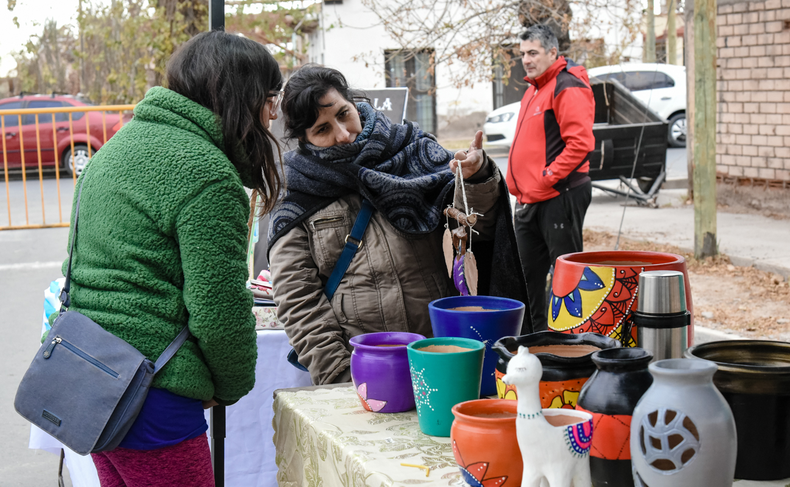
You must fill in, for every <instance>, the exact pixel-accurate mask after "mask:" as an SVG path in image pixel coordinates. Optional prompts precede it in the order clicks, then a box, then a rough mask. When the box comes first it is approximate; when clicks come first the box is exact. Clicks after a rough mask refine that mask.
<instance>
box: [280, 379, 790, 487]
mask: <svg viewBox="0 0 790 487" xmlns="http://www.w3.org/2000/svg"><path fill="white" fill-rule="evenodd" d="M274 394H275V398H274V405H273V407H274V421H273V425H274V446H275V449H276V452H277V453H276V459H275V461H276V463H277V469H278V472H277V480H278V483H279V487H302V486H307V487H340V486H342V487H395V486H413V485H418V486H448V485H449V486H464V485H466V484H465V483H464V482H463V480H462V479H461V474H460V472H459V470H458V466H457V465H456V463H455V459H454V458H453V453H452V450H451V447H450V439H449V438H439V437H435V436H428V435H425V434H423V433H422V432H421V431H420V427H419V425H418V424H417V411H416V410H412V411H409V412H406V413H395V414H381V413H372V412H369V411H366V410H364V409H363V408H362V405H361V404H360V402H359V398H358V397H357V394H356V392H354V388H353V387H352V386H350V385H346V384H343V385H330V386H314V387H305V388H299V389H280V390H278V391H275V393H274ZM401 463H408V464H412V465H423V466H428V467H430V468H431V470H430V475H429V477H426V476H425V471H424V470H420V469H418V468H414V467H405V466H401ZM505 487H509V486H505ZM512 487H518V486H512ZM733 487H790V479H785V480H776V481H770V482H756V481H750V480H736V481H735V482H734V484H733Z"/></svg>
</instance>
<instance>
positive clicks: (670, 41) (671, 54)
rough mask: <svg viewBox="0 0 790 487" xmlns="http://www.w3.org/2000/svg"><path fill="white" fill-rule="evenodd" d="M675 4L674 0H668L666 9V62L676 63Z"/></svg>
mask: <svg viewBox="0 0 790 487" xmlns="http://www.w3.org/2000/svg"><path fill="white" fill-rule="evenodd" d="M676 10H677V4H676V3H675V0H669V9H668V10H667V64H677V50H678V48H677V41H678V29H677V27H675V11H676Z"/></svg>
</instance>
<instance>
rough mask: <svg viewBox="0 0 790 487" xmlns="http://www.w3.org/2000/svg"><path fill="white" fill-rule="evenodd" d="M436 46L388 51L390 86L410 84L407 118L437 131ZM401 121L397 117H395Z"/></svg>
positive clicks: (428, 130) (386, 61)
mask: <svg viewBox="0 0 790 487" xmlns="http://www.w3.org/2000/svg"><path fill="white" fill-rule="evenodd" d="M432 56H433V50H432V49H423V50H419V51H403V50H401V51H384V59H385V70H386V78H387V87H394V86H406V87H408V88H409V102H408V103H407V104H406V119H407V120H411V121H413V122H417V124H418V125H419V126H420V128H421V129H422V130H424V131H425V132H428V133H432V134H435V133H436V80H435V78H434V75H433V73H431V70H430V67H431V57H432ZM393 121H395V122H397V121H396V120H393Z"/></svg>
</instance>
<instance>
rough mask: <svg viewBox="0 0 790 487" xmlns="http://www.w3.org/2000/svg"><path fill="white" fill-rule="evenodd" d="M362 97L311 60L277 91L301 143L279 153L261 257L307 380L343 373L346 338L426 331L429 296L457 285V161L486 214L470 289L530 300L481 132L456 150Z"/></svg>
mask: <svg viewBox="0 0 790 487" xmlns="http://www.w3.org/2000/svg"><path fill="white" fill-rule="evenodd" d="M361 100H362V98H360V97H358V96H355V93H354V92H353V91H352V90H351V89H350V88H349V87H348V84H347V83H346V80H345V78H344V77H343V75H342V74H341V73H340V72H338V71H336V70H334V69H330V68H324V67H320V66H315V65H308V66H305V67H303V68H301V69H300V70H298V71H297V72H296V73H294V74H293V76H292V77H291V78H290V79H289V81H288V84H287V85H286V87H285V94H284V99H283V114H284V117H285V126H286V134H287V136H288V137H290V138H292V139H297V140H298V142H299V147H298V148H297V149H296V150H294V151H291V152H288V153H286V154H285V157H284V171H285V172H284V174H285V181H286V193H285V194H284V196H283V198H282V199H281V201H280V202H279V203H278V204H277V206H276V207H275V208H274V210H273V212H272V214H271V222H270V228H269V244H268V248H269V262H270V263H271V272H272V282H273V285H274V300H275V302H276V304H277V314H278V318H279V320H280V321H281V322H282V323H283V324H284V325H285V331H286V333H287V334H288V337H289V339H290V342H291V344H292V346H293V347H294V350H295V351H296V353H297V354H298V360H299V363H300V364H301V365H303V366H304V367H306V368H307V369H308V370H309V371H310V374H311V377H312V380H313V383H315V384H326V383H333V382H347V381H350V380H351V374H350V370H349V364H350V357H351V350H350V346H349V343H348V340H349V338H351V337H353V336H356V335H359V334H362V333H371V332H378V331H409V332H414V333H419V334H422V335H425V336H428V337H430V336H432V332H431V324H430V319H429V317H428V303H429V302H431V301H433V300H435V299H438V298H441V297H445V296H450V295H452V294H456V293H457V292H456V291H455V289H454V287H453V284H452V282H451V281H450V278H449V277H448V272H447V268H446V266H445V260H444V257H443V254H442V234H443V232H444V229H445V221H446V219H445V217H444V216H443V214H442V212H443V210H444V209H445V208H446V207H447V206H448V205H450V204H454V206H455V207H457V208H461V209H463V208H464V202H463V201H462V199H461V194H458V195H456V197H457V198H456V200H455V201H453V196H454V191H453V190H454V188H455V171H456V169H457V167H458V165H459V164H460V166H461V170H462V174H463V177H464V181H465V184H466V186H465V187H466V204H467V205H468V208H470V211H472V210H473V211H474V212H476V213H480V214H482V215H483V216H482V217H480V218H479V219H478V221H477V223H476V224H475V226H474V230H475V231H476V232H478V233H475V234H474V236H473V238H472V248H471V250H473V251H474V253H475V256H476V258H477V262H478V268H479V274H480V277H479V292H478V293H479V294H485V295H493V296H505V297H510V298H514V299H518V300H520V301H523V302H525V303H526V302H528V301H527V294H526V286H525V284H524V278H523V275H522V274H521V264H520V262H519V260H518V253H517V252H516V250H515V249H516V247H515V236H514V234H513V228H512V217H511V214H510V203H509V201H508V196H507V194H508V193H507V189H506V187H505V185H504V178H503V177H502V175H501V173H500V172H499V169H498V168H497V166H496V164H495V163H494V162H493V161H492V160H491V159H490V158H488V157H487V156H486V155H485V154H484V152H483V150H482V149H481V147H482V133H481V132H478V133H477V134H476V135H475V138H474V140H473V142H472V144H471V145H470V149H469V151H459V152H457V153H455V154H453V153H452V152H450V151H448V150H446V149H444V148H442V147H441V146H440V145H439V144H438V142H436V139H435V138H434V137H433V136H432V135H430V134H427V133H425V132H423V131H422V130H420V129H419V127H417V125H416V124H413V123H411V122H404V123H403V124H393V123H392V122H390V120H389V119H388V118H387V117H386V116H384V115H383V114H382V113H380V112H377V111H376V110H375V109H373V107H371V106H370V105H369V104H368V103H366V102H364V101H361ZM459 193H460V191H459ZM363 199H364V200H367V201H368V202H370V203H371V205H372V206H373V208H374V211H373V214H372V217H371V219H370V223H369V224H368V226H367V229H366V230H365V233H364V238H363V239H362V245H361V246H360V248H359V250H358V251H357V253H356V255H355V256H354V257H353V259H352V261H351V263H350V265H349V267H348V269H347V271H346V272H345V274H344V275H343V278H342V281H341V282H340V284H339V286H338V288H337V290H336V292H335V293H334V294H333V295H332V297H331V300H330V299H328V298H327V296H326V294H325V286H326V283H327V280H328V278H329V276H330V275H331V274H332V271H333V269H334V267H335V264H336V263H337V261H338V258H339V257H340V255H341V253H342V251H343V247H344V246H345V243H346V240H347V235H349V233H350V232H351V228H352V226H353V225H354V222H355V220H356V218H357V214H358V213H359V212H360V209H361V208H362V201H363ZM451 225H452V222H451ZM494 256H495V258H494ZM529 316H530V314H529V313H526V314H525V322H524V330H523V331H524V332H528V331H531V322H530V321H529Z"/></svg>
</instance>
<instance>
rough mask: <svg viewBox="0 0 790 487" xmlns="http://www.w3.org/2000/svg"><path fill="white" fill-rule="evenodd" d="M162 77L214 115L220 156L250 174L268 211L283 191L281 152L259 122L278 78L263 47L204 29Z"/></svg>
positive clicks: (279, 83)
mask: <svg viewBox="0 0 790 487" xmlns="http://www.w3.org/2000/svg"><path fill="white" fill-rule="evenodd" d="M166 77H167V86H168V88H170V89H171V90H173V91H175V92H176V93H179V94H181V95H183V96H185V97H187V98H189V99H190V100H192V101H194V102H196V103H199V104H200V105H203V106H204V107H206V108H208V109H209V110H211V111H212V112H214V113H215V114H216V115H217V118H218V119H219V123H220V126H221V127H222V136H223V140H224V145H225V148H224V151H225V155H226V156H227V157H228V159H230V161H231V162H232V163H233V165H234V166H235V167H236V170H237V171H239V174H247V175H249V179H250V180H252V182H253V184H254V187H253V189H254V190H256V191H257V193H258V194H259V195H260V197H261V200H262V202H263V205H262V208H261V211H262V212H263V213H265V212H268V211H270V210H271V209H272V207H273V206H274V204H275V202H276V200H277V197H278V195H279V194H280V190H281V189H282V179H281V177H280V172H279V171H278V167H277V166H278V161H280V159H281V157H280V156H281V151H280V146H279V144H278V143H277V140H276V139H275V138H274V136H273V135H272V134H271V132H269V130H268V129H267V128H266V127H264V126H263V124H262V123H261V113H262V110H263V109H264V105H265V104H266V99H267V97H269V96H270V94H271V93H272V92H273V91H278V90H280V89H281V88H282V84H283V79H282V75H281V74H280V67H279V65H278V64H277V61H275V59H274V57H273V56H272V55H271V54H270V53H269V51H268V49H266V47H264V46H263V45H261V44H258V43H257V42H255V41H251V40H249V39H246V38H244V37H240V36H237V35H233V34H228V33H226V32H223V31H211V32H203V33H201V34H198V35H196V36H195V37H193V38H192V39H190V40H189V41H187V42H186V43H184V44H183V45H182V46H181V47H180V48H179V49H178V50H177V51H176V52H175V53H174V54H173V56H172V57H171V58H170V60H169V61H168V63H167V72H166ZM275 148H276V150H277V155H278V158H277V159H275V156H274V150H275Z"/></svg>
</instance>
